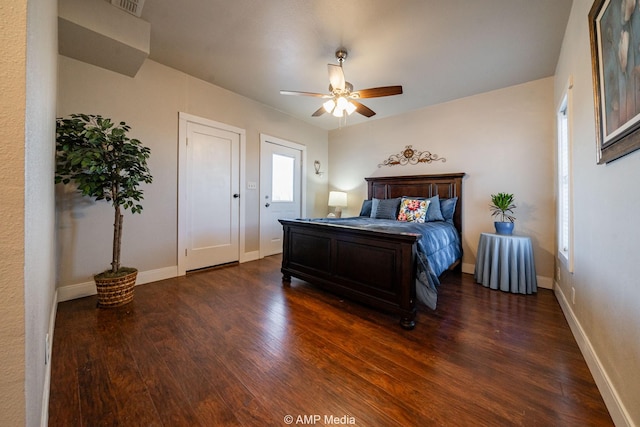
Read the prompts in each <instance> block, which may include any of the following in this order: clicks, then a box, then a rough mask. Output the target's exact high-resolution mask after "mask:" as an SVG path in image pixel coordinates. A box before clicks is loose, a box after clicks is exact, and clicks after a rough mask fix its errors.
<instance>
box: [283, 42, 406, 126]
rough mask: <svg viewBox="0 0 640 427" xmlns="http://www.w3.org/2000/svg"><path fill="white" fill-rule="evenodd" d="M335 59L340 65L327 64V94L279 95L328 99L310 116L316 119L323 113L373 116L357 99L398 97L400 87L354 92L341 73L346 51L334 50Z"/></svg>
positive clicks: (293, 92) (286, 91) (296, 92)
mask: <svg viewBox="0 0 640 427" xmlns="http://www.w3.org/2000/svg"><path fill="white" fill-rule="evenodd" d="M336 58H337V59H338V63H339V64H340V65H335V64H328V65H327V67H328V69H329V92H330V93H329V94H322V93H314V92H298V91H291V90H281V91H280V94H281V95H302V96H315V97H317V98H325V99H328V100H327V101H326V102H324V103H323V104H322V107H320V108H318V109H317V110H316V111H315V112H314V113H313V114H312V115H311V116H312V117H318V116H321V115H323V114H324V113H331V114H333V115H334V116H335V117H345V116H348V115H350V114H352V113H353V112H354V111H355V112H357V113H360V114H362V115H363V116H366V117H371V116H373V115H375V114H376V113H375V111H373V110H372V109H370V108H369V107H367V106H366V105H364V104H361V103H360V102H358V101H357V100H358V99H364V98H379V97H382V96H391V95H400V94H401V93H402V86H383V87H374V88H370V89H361V90H357V91H354V90H353V85H352V84H351V83H349V82H348V81H346V80H345V78H344V72H343V71H342V63H343V62H344V60H345V59H346V58H347V51H346V49H342V48H341V49H338V50H336Z"/></svg>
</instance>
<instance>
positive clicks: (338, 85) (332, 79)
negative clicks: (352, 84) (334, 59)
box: [327, 64, 344, 90]
mask: <svg viewBox="0 0 640 427" xmlns="http://www.w3.org/2000/svg"><path fill="white" fill-rule="evenodd" d="M327 68H328V69H329V83H331V86H332V87H333V88H334V89H340V90H344V72H343V71H342V67H341V66H339V65H333V64H327Z"/></svg>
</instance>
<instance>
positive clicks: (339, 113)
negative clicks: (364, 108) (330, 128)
mask: <svg viewBox="0 0 640 427" xmlns="http://www.w3.org/2000/svg"><path fill="white" fill-rule="evenodd" d="M333 116H334V117H342V116H344V109H342V108H340V107H336V109H335V110H333Z"/></svg>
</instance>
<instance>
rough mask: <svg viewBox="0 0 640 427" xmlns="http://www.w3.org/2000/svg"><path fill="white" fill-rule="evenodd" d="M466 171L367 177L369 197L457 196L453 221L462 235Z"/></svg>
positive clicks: (442, 197)
mask: <svg viewBox="0 0 640 427" xmlns="http://www.w3.org/2000/svg"><path fill="white" fill-rule="evenodd" d="M464 175H465V174H464V173H448V174H439V175H412V176H385V177H372V178H365V180H366V181H367V185H368V193H369V199H372V198H374V197H375V198H376V199H392V198H394V197H402V196H415V197H433V196H435V195H436V194H437V195H438V196H440V198H441V199H449V198H451V197H457V198H458V203H456V210H455V212H454V213H453V223H454V225H455V227H456V228H457V229H458V231H459V232H460V235H461V236H462V178H463V177H464Z"/></svg>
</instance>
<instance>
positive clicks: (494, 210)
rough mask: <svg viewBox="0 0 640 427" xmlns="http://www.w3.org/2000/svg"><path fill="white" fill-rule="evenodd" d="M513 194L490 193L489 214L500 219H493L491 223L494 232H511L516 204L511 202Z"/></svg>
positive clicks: (508, 233)
mask: <svg viewBox="0 0 640 427" xmlns="http://www.w3.org/2000/svg"><path fill="white" fill-rule="evenodd" d="M513 201H514V198H513V194H509V193H498V194H492V195H491V204H490V205H489V208H490V209H491V216H493V217H499V219H500V221H495V222H494V223H493V225H494V226H495V228H496V233H498V234H507V235H510V234H512V233H513V226H514V223H513V222H514V221H515V220H516V217H515V216H513V210H514V209H515V208H516V205H515V204H514V203H513Z"/></svg>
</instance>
